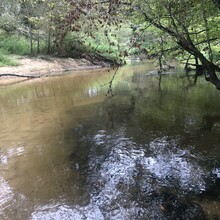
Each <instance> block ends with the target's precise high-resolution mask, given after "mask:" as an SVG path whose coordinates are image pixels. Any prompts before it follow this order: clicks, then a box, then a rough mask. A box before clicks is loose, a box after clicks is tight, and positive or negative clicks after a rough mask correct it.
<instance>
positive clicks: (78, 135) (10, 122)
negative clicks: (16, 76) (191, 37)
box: [0, 63, 220, 220]
mask: <svg viewBox="0 0 220 220" xmlns="http://www.w3.org/2000/svg"><path fill="white" fill-rule="evenodd" d="M152 69H153V66H152V64H151V63H138V64H133V65H128V66H125V67H123V68H121V69H119V71H118V72H117V74H116V77H115V79H114V81H113V96H106V93H107V91H108V82H109V81H110V80H111V78H112V76H113V74H114V70H111V71H107V70H96V71H86V72H79V73H77V72H73V73H68V74H66V75H63V76H56V77H52V78H47V79H37V80H31V81H27V82H22V83H18V84H14V85H11V86H5V87H0V122H1V123H0V131H1V132H0V219H1V220H6V219H7V220H17V219H18V220H20V219H21V220H26V219H33V220H42V219H45V220H51V219H55V220H69V219H71V220H72V219H75V220H81V219H87V220H93V219H96V220H105V219H106V220H111V219H114V220H129V219H131V220H133V219H143V220H145V219H219V218H220V92H219V91H217V90H216V89H215V88H214V87H213V86H212V85H210V84H209V83H207V82H205V81H204V80H203V79H202V78H201V79H199V80H198V82H197V85H194V84H193V79H192V80H190V79H187V78H182V77H180V76H182V75H183V73H181V71H178V70H174V71H173V72H170V73H169V74H168V75H166V76H163V77H162V80H161V82H160V83H159V78H158V76H157V75H155V74H152V72H151V70H152Z"/></svg>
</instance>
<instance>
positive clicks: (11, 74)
mask: <svg viewBox="0 0 220 220" xmlns="http://www.w3.org/2000/svg"><path fill="white" fill-rule="evenodd" d="M4 76H15V77H23V78H28V79H34V78H40V77H42V76H47V75H46V74H44V75H38V76H34V75H19V74H14V73H3V74H0V77H4Z"/></svg>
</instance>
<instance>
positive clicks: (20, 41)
mask: <svg viewBox="0 0 220 220" xmlns="http://www.w3.org/2000/svg"><path fill="white" fill-rule="evenodd" d="M0 48H1V49H3V50H4V51H6V52H7V53H11V54H18V55H28V54H30V49H29V42H28V40H27V38H25V37H23V36H19V37H18V36H15V35H13V36H9V37H2V38H1V39H0Z"/></svg>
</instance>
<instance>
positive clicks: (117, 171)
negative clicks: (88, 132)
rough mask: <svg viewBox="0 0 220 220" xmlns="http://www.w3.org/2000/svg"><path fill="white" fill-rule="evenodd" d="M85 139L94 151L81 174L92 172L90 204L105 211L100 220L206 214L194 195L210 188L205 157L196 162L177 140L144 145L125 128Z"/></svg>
mask: <svg viewBox="0 0 220 220" xmlns="http://www.w3.org/2000/svg"><path fill="white" fill-rule="evenodd" d="M83 141H86V143H87V144H86V146H87V147H88V145H89V147H88V149H90V150H89V152H88V155H87V157H86V158H88V161H87V168H86V170H84V169H83V170H81V172H83V173H84V174H85V175H86V176H87V184H88V190H89V194H90V202H89V206H90V207H93V209H94V210H95V209H97V208H98V210H100V212H101V213H102V217H103V218H100V219H155V218H157V219H167V218H169V219H170V218H171V219H176V218H181V219H193V218H198V219H203V218H204V213H203V211H202V208H201V207H200V206H199V205H198V204H196V203H194V202H192V201H191V198H190V195H197V194H199V193H201V192H202V191H204V190H205V187H206V183H205V180H204V176H205V175H206V174H207V171H206V170H205V169H204V168H202V167H200V165H199V160H200V158H198V160H195V157H196V156H195V155H192V154H191V153H190V151H188V150H184V149H181V148H179V147H178V144H177V143H176V142H175V141H174V140H168V139H167V138H163V139H157V140H155V141H153V142H151V143H149V145H148V144H145V145H143V146H141V145H137V144H136V143H135V141H134V140H133V139H132V138H127V137H126V131H125V129H123V128H122V129H119V130H118V131H115V132H113V133H108V132H106V131H104V130H100V131H98V133H97V134H96V135H94V136H93V137H91V136H89V137H88V136H87V138H86V140H85V139H84V140H83ZM82 150H83V149H82ZM76 158H77V157H76ZM80 161H81V159H80ZM80 161H77V162H78V163H79V167H80V166H81V165H80ZM83 167H85V166H83ZM100 212H99V213H100Z"/></svg>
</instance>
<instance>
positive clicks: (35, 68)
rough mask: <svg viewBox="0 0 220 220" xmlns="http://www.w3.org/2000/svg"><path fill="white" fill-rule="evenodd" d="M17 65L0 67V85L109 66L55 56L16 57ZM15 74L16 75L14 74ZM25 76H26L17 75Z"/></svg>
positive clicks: (107, 65)
mask: <svg viewBox="0 0 220 220" xmlns="http://www.w3.org/2000/svg"><path fill="white" fill-rule="evenodd" d="M16 59H18V60H19V65H18V66H13V67H12V66H7V67H0V85H4V84H8V83H10V82H16V81H21V80H24V79H25V78H26V79H28V77H29V78H31V77H32V76H33V77H48V76H54V75H58V74H59V75H60V74H61V73H62V72H66V71H80V70H86V69H88V70H89V69H98V68H102V67H109V66H110V65H109V64H107V63H104V62H98V63H97V64H93V63H91V62H90V61H89V60H86V59H72V58H57V57H33V58H31V57H16ZM16 75H17V76H16ZM19 76H27V77H19Z"/></svg>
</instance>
